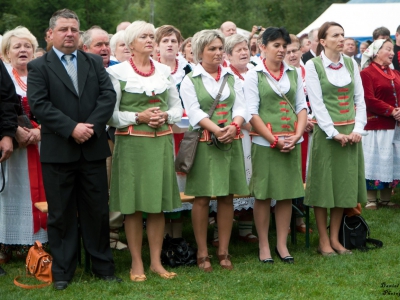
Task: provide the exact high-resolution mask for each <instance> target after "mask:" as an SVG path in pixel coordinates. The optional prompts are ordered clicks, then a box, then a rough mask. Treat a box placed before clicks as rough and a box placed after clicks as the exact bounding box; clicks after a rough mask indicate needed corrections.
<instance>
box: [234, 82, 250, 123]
mask: <svg viewBox="0 0 400 300" xmlns="http://www.w3.org/2000/svg"><path fill="white" fill-rule="evenodd" d="M234 78H235V86H234V89H235V93H236V98H235V102H234V103H233V107H232V119H234V118H235V117H237V116H240V117H242V118H243V119H244V121H245V122H249V121H250V119H251V117H250V114H249V113H248V112H247V107H246V100H245V98H244V93H243V84H242V81H241V80H240V78H239V77H237V76H234Z"/></svg>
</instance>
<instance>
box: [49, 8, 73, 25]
mask: <svg viewBox="0 0 400 300" xmlns="http://www.w3.org/2000/svg"><path fill="white" fill-rule="evenodd" d="M60 18H64V19H75V20H77V21H78V27H79V26H80V22H79V18H78V15H77V14H76V13H75V12H74V11H72V10H69V9H67V8H64V9H60V10H57V11H56V12H55V13H54V14H53V15H52V16H51V18H50V21H49V27H50V28H51V29H54V28H55V27H56V23H57V20H58V19H60Z"/></svg>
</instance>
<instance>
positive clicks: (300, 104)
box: [296, 69, 308, 115]
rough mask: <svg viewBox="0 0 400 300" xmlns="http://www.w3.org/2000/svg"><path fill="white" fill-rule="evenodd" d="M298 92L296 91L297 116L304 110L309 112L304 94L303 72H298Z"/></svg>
mask: <svg viewBox="0 0 400 300" xmlns="http://www.w3.org/2000/svg"><path fill="white" fill-rule="evenodd" d="M296 71H297V75H298V76H297V90H296V115H297V114H298V113H299V112H301V111H302V110H303V109H305V110H306V111H308V107H307V101H306V96H305V94H304V86H303V79H302V78H301V72H300V71H299V70H297V69H296Z"/></svg>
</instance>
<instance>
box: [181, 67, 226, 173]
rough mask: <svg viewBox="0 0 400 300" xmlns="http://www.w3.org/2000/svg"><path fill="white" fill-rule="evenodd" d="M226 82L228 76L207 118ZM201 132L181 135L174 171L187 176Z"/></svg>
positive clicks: (211, 110) (210, 113) (196, 131)
mask: <svg viewBox="0 0 400 300" xmlns="http://www.w3.org/2000/svg"><path fill="white" fill-rule="evenodd" d="M227 81H228V74H226V75H225V76H224V79H223V81H222V84H221V87H220V89H219V91H218V95H217V97H216V98H215V100H214V103H213V105H212V106H211V108H210V110H209V112H208V116H209V117H210V118H211V116H212V115H213V113H214V110H215V107H216V106H217V104H218V102H219V99H220V98H221V95H222V91H223V89H224V87H225V84H226V82H227ZM202 133H203V132H202V131H201V130H193V131H186V132H185V134H184V135H183V139H182V142H181V144H180V146H179V151H178V154H177V155H176V158H175V171H176V172H182V173H185V174H189V172H190V169H191V168H192V166H193V162H194V158H195V157H196V151H197V145H198V144H199V140H200V138H201V135H202Z"/></svg>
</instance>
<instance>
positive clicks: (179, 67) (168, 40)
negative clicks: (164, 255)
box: [155, 25, 192, 238]
mask: <svg viewBox="0 0 400 300" xmlns="http://www.w3.org/2000/svg"><path fill="white" fill-rule="evenodd" d="M155 42H156V45H157V52H158V62H159V63H162V64H164V65H167V66H168V67H169V68H170V69H171V77H172V78H173V79H174V82H175V84H176V86H177V88H178V91H179V88H180V85H181V82H182V79H183V77H185V75H186V74H188V73H189V72H190V71H192V68H191V67H190V65H189V63H188V62H187V60H186V59H184V58H183V57H182V56H180V55H179V53H178V51H179V44H180V43H181V42H182V35H181V32H180V31H179V30H178V29H177V28H175V27H174V26H171V25H163V26H161V27H159V28H157V30H156V36H155ZM182 138H183V133H176V134H174V149H175V150H176V153H177V152H178V149H179V145H180V142H181V141H182ZM176 153H175V154H176ZM177 181H178V186H179V190H180V191H182V192H183V191H184V189H185V183H186V176H185V175H184V174H179V173H178V174H177ZM183 209H185V210H190V209H191V205H190V204H189V203H187V204H185V206H184V207H183V206H182V207H181V208H179V209H176V210H174V211H173V212H168V213H167V214H166V215H165V220H166V224H165V234H168V235H169V236H171V237H173V238H180V237H182V225H183V224H182V218H181V211H182V210H183Z"/></svg>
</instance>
